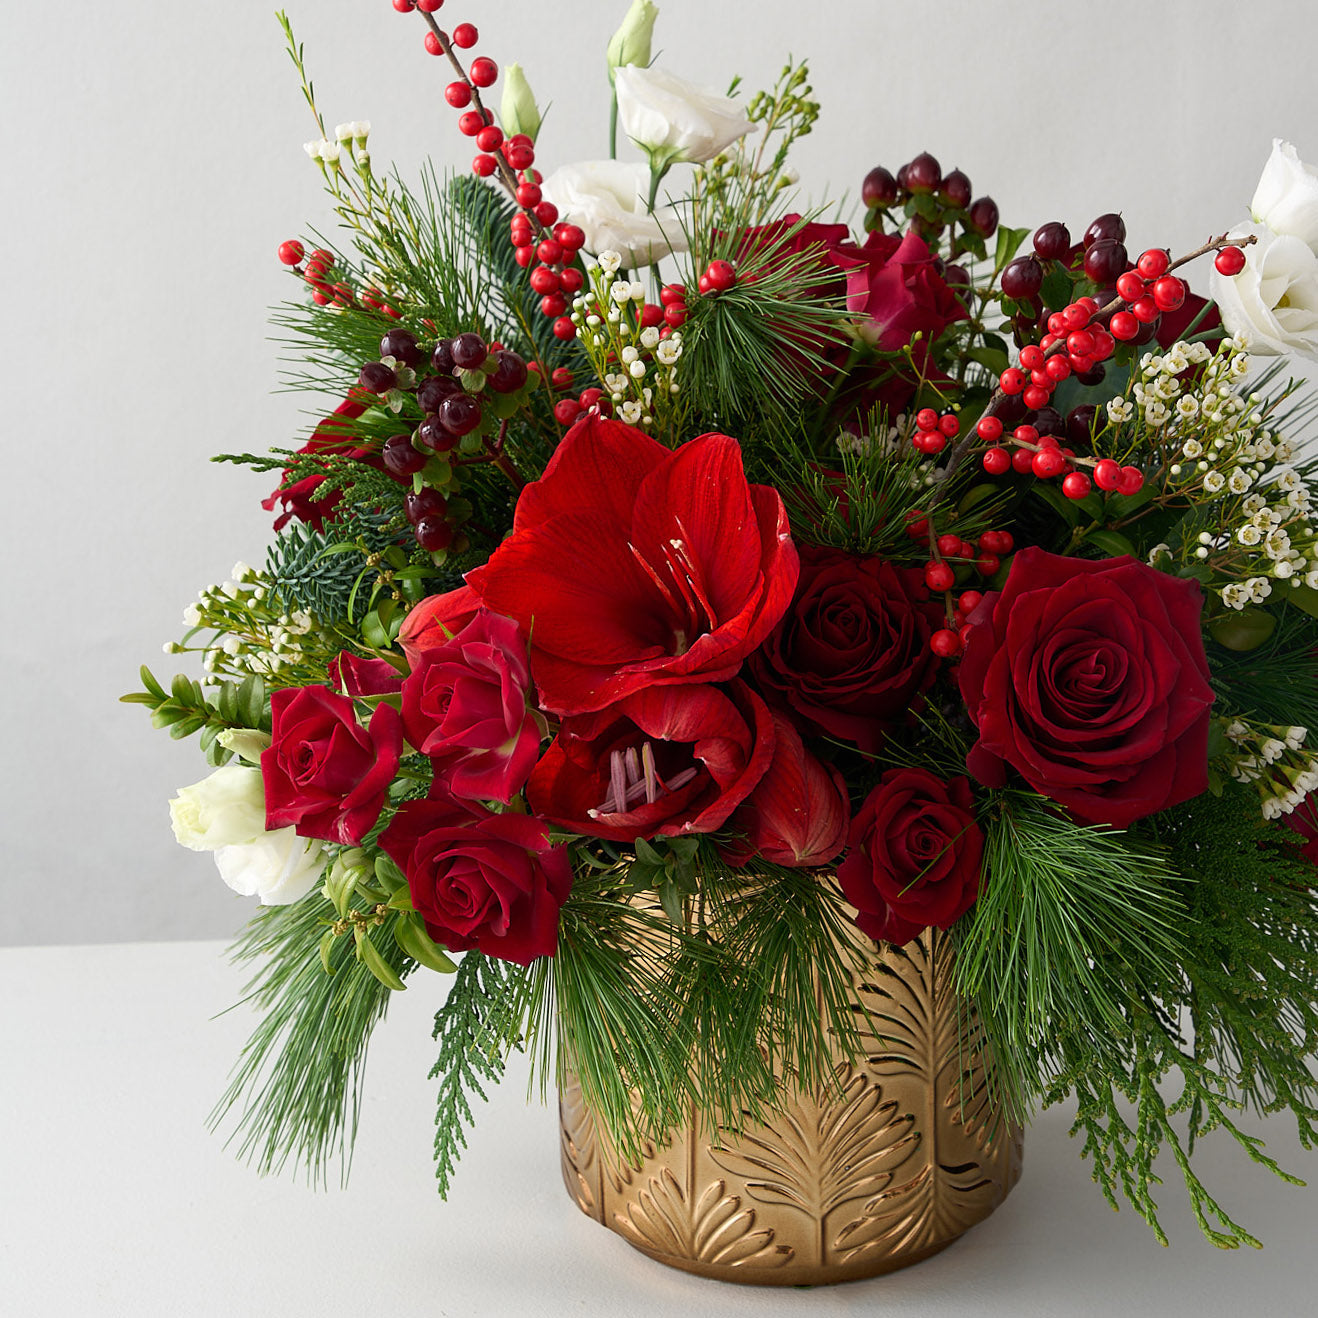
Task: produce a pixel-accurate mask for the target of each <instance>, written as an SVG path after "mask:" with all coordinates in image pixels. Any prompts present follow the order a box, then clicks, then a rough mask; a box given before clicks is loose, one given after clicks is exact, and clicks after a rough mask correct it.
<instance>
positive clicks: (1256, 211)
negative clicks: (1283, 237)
mask: <svg viewBox="0 0 1318 1318" xmlns="http://www.w3.org/2000/svg"><path fill="white" fill-rule="evenodd" d="M1249 209H1250V213H1251V214H1252V215H1253V216H1254V220H1255V222H1256V223H1258V224H1264V225H1266V226H1267V227H1268V228H1269V229H1271V230H1272V232H1273V233H1279V234H1288V235H1290V236H1291V237H1292V238H1298V239H1300V241H1301V242H1303V243H1306V244H1307V245H1308V246H1309V247H1312V248H1314V249H1315V250H1318V169H1315V168H1314V167H1313V166H1312V165H1306V164H1305V163H1304V162H1303V161H1302V160H1301V159H1300V157H1299V155H1298V154H1297V153H1296V150H1295V148H1294V147H1293V146H1292V145H1291V144H1290V143H1289V142H1283V141H1282V140H1281V138H1279V137H1274V138H1273V139H1272V155H1271V156H1269V157H1268V163H1267V164H1266V165H1264V166H1263V173H1262V175H1261V176H1260V178H1259V183H1258V187H1257V188H1255V189H1254V199H1253V201H1251V202H1250V203H1249Z"/></svg>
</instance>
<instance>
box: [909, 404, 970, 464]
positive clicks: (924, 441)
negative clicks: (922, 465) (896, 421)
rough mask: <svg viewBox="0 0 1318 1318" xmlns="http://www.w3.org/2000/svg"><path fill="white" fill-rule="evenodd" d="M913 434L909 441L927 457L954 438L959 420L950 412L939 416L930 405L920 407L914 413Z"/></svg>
mask: <svg viewBox="0 0 1318 1318" xmlns="http://www.w3.org/2000/svg"><path fill="white" fill-rule="evenodd" d="M915 427H916V429H915V434H914V435H912V436H911V443H912V444H913V445H914V446H915V447H916V448H917V449H919V450H920V452H921V453H923V454H925V455H926V456H928V457H933V456H934V454H936V453H941V452H942V451H943V450H944V449H945V448H946V447H947V441H948V440H949V439H955V438H956V435H957V433H958V432H959V431H960V429H961V422H960V421H958V420H957V419H956V416H955V415H954V414H953V413H951V412H944V413H943V415H942V416H939V414H938V413H937V412H935V411H934V409H933V408H932V407H922V408H921V409H920V410H919V411H918V412H917V413H916V414H915Z"/></svg>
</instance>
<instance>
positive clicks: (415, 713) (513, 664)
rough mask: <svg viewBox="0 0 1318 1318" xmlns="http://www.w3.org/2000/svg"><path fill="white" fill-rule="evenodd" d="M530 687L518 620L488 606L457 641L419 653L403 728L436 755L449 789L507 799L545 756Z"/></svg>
mask: <svg viewBox="0 0 1318 1318" xmlns="http://www.w3.org/2000/svg"><path fill="white" fill-rule="evenodd" d="M530 687H531V670H530V667H529V665H528V663H527V659H526V644H525V643H524V642H523V640H522V637H521V633H519V632H518V630H517V624H516V623H515V622H513V621H512V620H511V619H510V618H501V617H499V616H498V615H497V614H494V613H490V612H488V611H487V610H485V609H481V610H480V612H479V613H477V614H476V616H475V617H474V618H473V619H472V620H471V622H469V623H468V624H467V625H466V626H465V627H464V628H463V629H462V630H461V631H460V632H459V633H458V634H457V635H456V636H454V637H453V639H452V640H450V641H447V642H446V643H445V644H443V645H438V646H435V647H433V648H432V649H429V650H424V651H423V652H422V653H421V654H420V655H419V656H418V657H417V661H416V663H415V664H414V665H413V668H412V672H411V675H410V676H409V677H408V678H407V680H406V681H405V682H404V683H403V730H404V732H405V733H406V734H407V740H408V741H409V742H410V743H411V744H412V745H413V746H415V747H416V748H417V750H419V751H423V752H424V753H425V754H426V755H429V756H430V758H431V760H432V761H433V763H434V767H435V779H436V781H437V782H440V783H442V785H443V787H444V789H445V790H446V791H448V792H450V793H452V794H453V795H454V796H458V797H462V798H464V799H475V800H482V801H487V800H496V801H502V802H503V803H504V804H505V805H507V804H508V802H509V801H510V800H511V799H512V797H513V795H514V793H516V792H519V791H520V790H521V788H522V784H523V783H524V782H526V775H527V774H529V773H530V772H531V766H532V765H534V764H535V762H536V759H537V758H538V757H539V754H540V725H539V724H538V723H537V722H536V716H535V713H534V712H533V711H532V710H531V709H528V708H527V699H526V697H527V692H528V691H529V690H530Z"/></svg>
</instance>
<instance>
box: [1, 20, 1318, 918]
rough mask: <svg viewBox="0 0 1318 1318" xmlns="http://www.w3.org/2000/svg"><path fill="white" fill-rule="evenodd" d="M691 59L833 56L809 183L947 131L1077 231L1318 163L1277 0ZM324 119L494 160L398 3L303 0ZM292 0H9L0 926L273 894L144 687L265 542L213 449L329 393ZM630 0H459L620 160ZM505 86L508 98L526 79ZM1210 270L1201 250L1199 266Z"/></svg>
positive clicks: (810, 186) (243, 484) (199, 906)
mask: <svg viewBox="0 0 1318 1318" xmlns="http://www.w3.org/2000/svg"><path fill="white" fill-rule="evenodd" d="M659 3H660V9H661V17H660V27H659V32H658V36H657V41H656V47H657V48H660V49H662V51H663V62H664V64H665V65H666V66H667V67H669V68H670V69H672V70H674V71H675V72H678V73H681V74H684V75H686V76H688V77H692V78H695V79H698V80H703V81H705V82H706V83H708V84H709V85H713V86H718V87H722V86H723V85H725V84H726V82H727V80H728V78H729V76H730V74H731V73H732V72H734V71H740V72H741V73H743V74H744V75H745V85H746V86H747V87H748V88H749V89H754V88H757V87H760V86H764V85H767V84H768V83H770V82H771V81H772V79H773V77H774V76H775V75H776V74H777V72H778V70H779V68H780V67H781V65H782V63H783V60H784V58H785V56H786V55H787V54H788V53H789V52H790V53H791V54H792V55H794V56H796V57H798V58H799V57H807V58H809V60H810V61H811V65H812V70H813V74H814V80H815V85H816V87H817V88H818V89H819V90H820V92H821V99H822V100H823V102H824V112H823V114H822V116H821V118H820V120H819V123H818V125H817V128H816V132H815V134H814V136H813V137H811V138H809V139H807V141H806V142H805V143H804V144H803V147H802V149H801V151H800V153H799V156H798V159H797V165H798V167H799V169H800V171H801V175H802V183H803V186H804V187H805V188H806V189H807V191H808V192H809V193H811V194H813V195H814V196H815V197H817V198H818V197H822V196H824V195H825V192H826V191H827V192H828V193H830V194H831V195H837V194H839V193H841V192H842V191H843V190H844V189H849V190H850V192H851V195H852V196H854V195H855V194H856V192H857V191H858V189H859V183H860V180H861V178H862V177H863V176H864V174H865V172H866V171H867V170H868V169H869V168H870V167H871V166H872V165H874V164H879V163H882V164H886V165H887V166H888V167H889V168H891V169H894V170H895V169H896V167H897V166H898V165H899V164H901V163H902V162H903V161H904V160H907V159H909V158H910V157H911V156H912V155H914V154H915V153H916V152H918V151H920V150H922V149H928V150H930V151H932V152H933V153H934V154H935V155H936V156H938V158H939V159H940V160H941V161H942V163H943V166H944V168H945V169H947V168H951V167H952V166H955V165H959V166H960V167H961V168H962V169H964V170H966V171H967V173H969V175H970V176H971V179H972V180H973V182H974V185H975V190H976V193H977V194H979V193H983V192H989V193H991V194H992V195H993V196H994V197H995V198H996V199H997V201H998V203H999V205H1000V207H1001V209H1002V214H1003V218H1004V220H1005V221H1006V222H1008V223H1012V224H1018V225H1036V224H1039V223H1042V222H1043V221H1045V220H1050V219H1064V220H1066V221H1067V222H1068V223H1069V224H1071V225H1072V228H1073V232H1078V231H1079V230H1080V229H1083V227H1084V225H1085V224H1086V223H1087V222H1088V221H1089V220H1090V219H1091V218H1093V216H1095V215H1096V214H1099V213H1100V212H1103V211H1107V210H1113V209H1116V210H1122V211H1124V213H1125V216H1126V220H1127V224H1128V226H1129V229H1130V233H1131V242H1132V243H1133V244H1135V245H1136V247H1137V250H1138V248H1141V247H1143V246H1149V245H1155V244H1157V245H1166V246H1170V247H1172V248H1173V249H1180V250H1184V249H1187V248H1189V247H1191V246H1193V245H1197V244H1198V243H1199V242H1201V241H1202V240H1203V239H1204V238H1206V237H1207V236H1208V235H1209V234H1210V233H1213V232H1220V231H1221V230H1223V229H1224V228H1226V227H1228V226H1229V225H1230V224H1232V223H1234V222H1235V221H1236V220H1238V219H1240V218H1242V216H1243V212H1244V209H1245V207H1246V205H1247V203H1248V200H1249V198H1250V196H1251V194H1252V192H1253V188H1254V184H1255V181H1256V179H1257V176H1258V172H1259V170H1260V169H1261V167H1262V165H1263V162H1264V160H1265V159H1266V157H1267V154H1268V151H1269V147H1270V143H1271V139H1272V138H1273V136H1281V137H1286V138H1289V139H1290V140H1292V141H1294V142H1295V143H1296V145H1297V146H1298V148H1299V150H1300V154H1301V157H1302V158H1304V159H1308V160H1310V161H1318V80H1315V79H1314V78H1313V76H1312V71H1311V70H1312V62H1313V56H1314V53H1315V50H1318V10H1315V9H1314V8H1313V7H1312V6H1310V5H1309V4H1307V3H1305V0H1293V2H1291V3H1281V2H1280V0H1276V2H1272V3H1268V2H1266V0H1264V2H1262V3H1256V4H1254V5H1252V6H1248V7H1242V6H1240V5H1239V4H1235V3H1227V2H1226V0H1194V2H1192V0H1173V2H1171V3H1161V4H1156V5H1155V4H1149V3H1142V2H1140V0H1108V2H1107V3H1105V4H1103V5H1101V6H1095V5H1077V4H1062V3H1039V0H1032V2H1031V3H1008V2H1006V0H941V3H938V4H936V5H934V4H915V3H910V2H909V0H904V2H903V0H830V3H828V4H814V5H802V4H800V3H791V2H790V0H659ZM287 4H288V8H289V10H290V17H291V18H292V20H293V23H294V26H295V30H296V31H297V33H298V35H299V36H300V37H301V39H302V40H303V41H304V42H305V44H306V48H307V57H308V60H309V62H310V65H311V69H312V73H313V76H314V78H315V81H316V88H317V92H318V97H319V99H320V102H321V105H322V109H323V111H324V114H325V117H326V120H327V122H328V123H329V124H331V125H332V124H334V123H336V122H339V121H342V120H345V119H359V118H369V119H370V120H371V121H372V124H373V132H372V138H371V148H372V154H373V157H374V159H375V161H376V163H377V165H380V164H382V163H383V162H385V161H387V160H389V159H392V160H394V161H395V162H396V163H397V164H398V165H399V167H400V168H401V169H402V170H403V172H404V173H405V174H413V173H414V171H415V169H416V167H417V166H418V164H419V163H420V162H421V161H422V160H423V159H424V158H425V157H427V156H430V157H432V158H433V159H434V160H435V161H436V162H438V163H440V164H452V165H455V166H458V167H461V168H464V169H465V168H466V167H467V164H468V162H469V159H470V156H471V154H472V153H471V149H470V143H469V142H468V140H467V139H464V138H461V137H460V136H459V135H458V133H457V131H456V126H455V124H454V122H453V121H454V118H455V116H454V114H453V112H452V111H450V110H449V109H448V108H447V106H445V104H444V103H443V100H442V90H443V86H444V84H445V83H446V82H447V81H448V78H447V77H446V76H445V72H444V70H445V67H446V64H445V63H443V62H440V61H436V60H434V59H432V58H431V57H430V56H428V55H427V54H426V53H425V52H424V51H423V50H422V48H421V38H422V33H423V28H422V25H421V23H420V21H419V19H418V18H417V17H416V16H415V15H412V16H409V17H403V16H400V15H397V14H395V13H394V11H393V10H392V8H391V7H390V4H389V0H287ZM272 7H273V6H272V0H260V2H259V3H257V2H256V0H229V3H226V4H224V5H200V4H189V3H179V0H121V2H120V3H116V4H99V5H76V6H68V5H64V6H52V5H37V4H24V5H19V4H17V3H15V0H7V3H6V4H5V6H4V10H5V13H4V38H3V42H2V43H0V123H3V124H4V125H5V128H6V132H5V136H4V149H5V157H4V165H5V169H4V182H3V185H0V186H2V187H3V207H2V208H0V215H2V216H3V219H2V221H0V224H2V225H3V228H0V234H2V235H3V239H4V242H3V247H2V248H0V253H2V254H3V259H4V264H5V271H4V281H3V282H4V295H3V307H4V314H3V317H2V318H0V337H2V338H3V343H2V344H0V379H2V380H3V387H4V390H5V396H6V404H7V406H6V409H5V412H4V431H3V433H4V440H5V446H4V449H3V458H4V468H3V470H4V477H3V481H0V497H2V498H3V507H2V509H0V527H2V528H3V535H4V547H5V557H6V562H5V565H4V578H3V579H4V582H5V585H4V590H3V595H0V601H2V605H3V614H2V615H0V616H2V619H3V622H2V625H0V692H2V693H3V701H4V720H3V725H2V726H3V729H4V733H3V736H4V740H3V742H2V743H0V745H2V746H3V755H2V757H0V775H2V785H0V809H3V816H2V818H3V824H4V829H3V838H4V847H3V863H2V864H0V943H65V942H98V941H106V942H108V941H122V940H137V939H160V938H180V937H183V938H186V937H215V936H222V935H225V934H227V933H229V932H231V931H232V930H234V929H236V928H237V927H238V926H239V925H240V924H241V923H242V922H243V920H245V919H246V917H247V916H248V914H249V913H250V907H249V904H248V903H247V902H246V901H244V900H243V899H239V898H236V897H233V896H232V895H231V894H230V893H229V892H228V890H227V889H225V888H224V887H223V886H222V885H221V884H220V882H219V880H218V878H217V877H216V876H215V873H214V869H213V866H212V864H211V861H210V858H209V857H207V856H204V855H196V854H194V853H191V852H187V851H184V850H183V849H181V848H179V847H178V846H176V845H175V843H174V842H173V839H172V837H171V835H170V831H169V825H168V820H167V815H166V811H165V804H164V803H165V801H166V799H167V798H168V797H169V796H170V795H171V794H172V792H173V790H174V789H175V788H176V787H178V786H179V785H181V784H184V783H188V782H192V781H194V780H195V779H197V778H200V777H201V776H202V775H203V774H204V773H205V772H206V767H205V765H204V762H203V761H202V759H201V757H200V756H199V755H198V753H197V751H196V747H195V743H194V742H191V741H189V742H186V743H182V744H179V743H174V742H172V741H170V740H169V739H168V738H167V737H166V736H164V735H163V734H161V733H158V732H155V731H153V730H152V729H151V728H150V726H149V722H148V718H147V715H146V713H145V711H144V710H143V709H141V708H140V707H136V706H124V705H117V704H116V703H115V700H116V697H117V696H118V695H119V694H121V693H122V692H125V691H128V690H130V689H132V688H133V686H134V685H135V675H136V671H137V666H138V665H139V664H140V663H142V662H144V661H145V662H147V663H148V664H150V665H152V667H153V668H154V669H155V671H156V672H157V673H158V674H160V673H164V674H169V673H171V672H172V671H173V665H174V661H173V660H172V659H170V658H168V657H166V656H164V655H162V654H161V653H160V645H161V642H163V641H167V640H171V639H174V638H176V637H177V636H178V634H179V633H180V631H181V627H180V625H179V617H180V613H181V610H182V608H183V606H184V605H185V604H186V603H187V602H188V601H190V600H191V599H192V598H193V597H194V596H195V593H196V591H197V589H198V588H199V587H201V586H203V585H205V584H208V583H211V582H217V581H221V580H223V579H224V578H225V576H226V575H227V574H228V571H229V568H230V566H231V564H232V563H233V561H234V560H235V559H236V558H242V559H246V560H248V561H250V562H260V561H261V560H262V558H263V557H264V547H265V544H266V540H267V537H268V527H269V516H268V515H267V514H266V513H264V512H263V511H262V510H261V508H260V507H259V503H258V501H259V499H260V498H261V496H262V495H264V494H265V493H266V489H267V485H268V481H267V479H266V478H262V477H258V476H254V475H252V474H250V473H248V472H246V471H244V470H242V469H238V468H230V467H215V466H211V465H210V464H209V463H208V458H209V456H210V455H211V454H214V453H218V452H225V451H234V450H236V449H253V448H255V449H260V448H264V447H268V446H270V445H273V444H289V443H290V441H292V440H294V439H296V438H297V431H298V428H299V427H300V426H302V425H303V424H304V423H305V421H306V417H304V416H303V415H302V413H303V412H304V411H309V412H311V413H313V414H314V415H319V414H320V412H319V410H318V408H317V406H316V404H315V403H314V402H309V401H308V400H305V399H298V398H294V397H291V396H288V395H281V394H273V393H272V390H273V389H274V387H275V385H276V349H275V347H274V345H272V344H271V343H270V342H268V341H267V339H266V337H265V335H266V329H265V310H266V308H267V306H268V305H269V304H270V303H272V302H274V301H276V300H278V299H279V298H281V297H283V296H285V295H286V293H287V290H288V287H289V281H287V280H286V279H284V278H282V277H281V267H279V266H278V265H277V263H276V262H275V259H274V249H275V247H276V245H277V244H278V242H279V241H280V240H282V239H283V238H285V237H289V236H291V235H294V234H296V233H299V232H305V231H306V228H307V225H308V223H310V224H313V225H316V226H318V227H326V226H327V225H328V209H327V207H326V205H325V203H324V200H323V197H322V194H321V193H320V191H319V180H318V177H317V174H316V171H315V169H314V167H312V166H311V165H309V163H308V162H307V160H306V157H305V156H304V155H303V153H302V149H301V143H302V142H303V141H304V140H305V139H306V138H307V137H309V136H311V135H312V133H311V128H312V125H311V121H310V118H309V116H308V114H307V112H306V109H305V107H304V106H303V104H302V102H301V98H300V95H299V92H298V89H297V86H296V83H295V80H294V76H293V71H292V68H291V66H290V65H289V63H288V61H287V59H286V57H285V55H284V53H283V50H282V48H281V39H280V34H279V31H278V28H277V26H276V24H275V22H274V19H273V17H272ZM626 7H627V4H626V0H555V3H553V4H552V5H550V4H545V3H543V2H542V0H541V2H537V0H503V2H501V3H499V4H477V3H475V0H448V4H447V5H446V6H445V9H444V11H443V13H442V14H441V15H440V17H441V19H443V20H446V25H451V24H453V23H456V22H459V21H463V20H469V21H473V22H476V23H477V24H478V25H479V27H480V29H481V34H482V40H481V43H480V46H479V48H478V50H477V51H476V52H474V53H482V54H488V55H490V56H491V57H493V58H494V59H495V60H497V61H498V62H500V63H501V64H502V63H506V62H511V61H512V60H513V59H517V60H519V61H520V62H521V63H522V65H523V67H524V68H525V69H526V72H527V74H528V77H529V78H530V80H531V82H532V85H533V86H534V88H535V89H536V92H537V94H538V96H539V98H540V101H541V104H542V105H544V104H545V103H546V102H548V101H552V102H553V108H552V112H551V113H550V115H549V117H548V119H547V122H546V127H545V130H544V133H543V135H542V138H541V143H540V163H542V164H544V165H545V166H546V167H552V166H553V165H554V164H555V163H559V162H564V161H570V160H574V159H580V158H583V157H587V156H597V155H602V154H604V148H605V107H606V103H607V102H606V97H607V83H606V81H605V77H604V68H603V49H604V45H605V42H606V41H607V39H608V36H609V34H610V33H611V32H612V30H613V29H614V27H615V26H616V25H617V22H618V21H619V19H620V17H621V15H622V13H623V12H624V11H625V9H626ZM495 103H496V104H497V99H496V102H495ZM1205 280H1206V275H1201V278H1200V286H1201V287H1202V283H1203V282H1204V281H1205Z"/></svg>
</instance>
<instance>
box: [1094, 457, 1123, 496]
mask: <svg viewBox="0 0 1318 1318" xmlns="http://www.w3.org/2000/svg"><path fill="white" fill-rule="evenodd" d="M1120 481H1121V465H1120V463H1116V462H1113V461H1112V459H1111V458H1100V459H1099V462H1098V465H1097V466H1096V467H1095V468H1094V484H1095V485H1097V486H1098V488H1099V489H1100V490H1107V491H1109V492H1110V491H1112V490H1115V489H1116V488H1117V485H1118V484H1119V483H1120Z"/></svg>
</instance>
